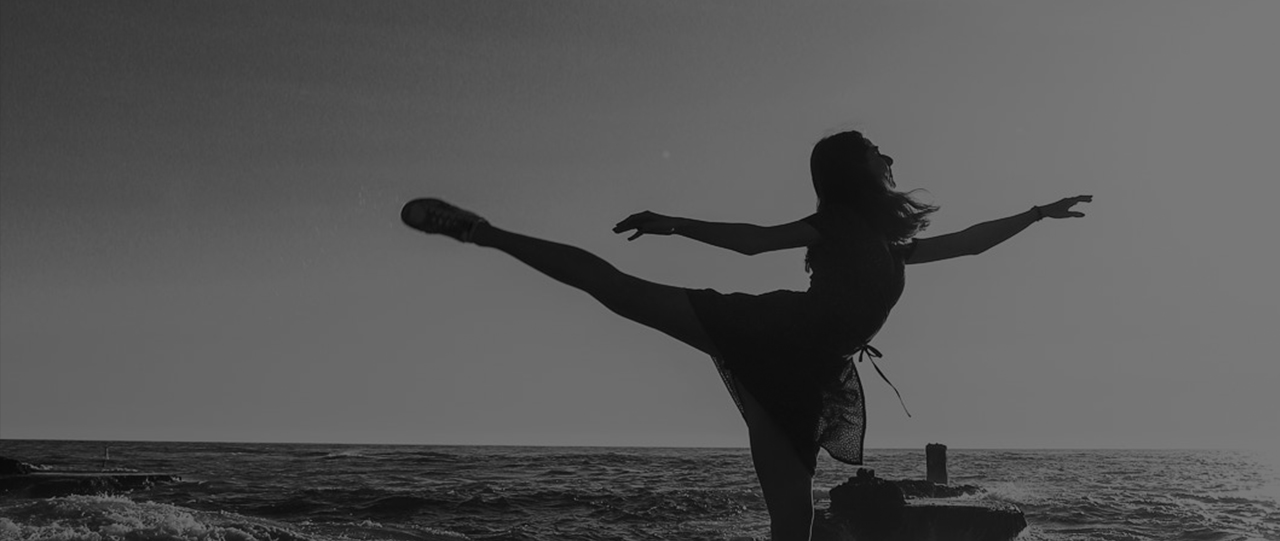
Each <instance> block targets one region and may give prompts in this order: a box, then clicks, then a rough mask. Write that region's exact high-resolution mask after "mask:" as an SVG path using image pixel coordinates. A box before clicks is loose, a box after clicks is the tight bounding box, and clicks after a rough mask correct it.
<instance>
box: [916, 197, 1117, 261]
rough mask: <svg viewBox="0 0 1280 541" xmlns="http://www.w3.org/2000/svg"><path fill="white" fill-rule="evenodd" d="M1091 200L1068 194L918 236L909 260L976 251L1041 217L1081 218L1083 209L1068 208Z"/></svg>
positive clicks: (1002, 240) (979, 251)
mask: <svg viewBox="0 0 1280 541" xmlns="http://www.w3.org/2000/svg"><path fill="white" fill-rule="evenodd" d="M1089 201H1093V196H1092V195H1079V196H1076V197H1068V198H1066V199H1062V200H1060V201H1058V202H1056V203H1052V204H1049V205H1044V206H1040V207H1031V210H1028V211H1026V212H1023V213H1021V214H1015V215H1013V216H1010V217H1008V218H1001V219H999V220H992V221H990V222H983V223H980V224H978V225H975V226H972V227H969V228H968V229H965V230H964V231H960V232H957V233H950V234H946V235H942V236H938V237H931V238H927V239H917V240H916V248H915V250H914V251H913V252H912V253H911V257H910V258H909V259H907V263H908V264H917V263H928V262H930V261H940V260H943V259H951V258H953V257H959V256H962V255H977V254H980V253H982V252H985V251H987V250H988V249H990V248H991V247H992V246H995V245H997V244H1000V243H1002V242H1004V241H1006V240H1009V238H1011V237H1013V236H1014V235H1017V234H1018V233H1019V232H1021V231H1022V230H1023V229H1026V228H1027V226H1029V225H1031V224H1033V223H1035V222H1037V221H1039V220H1040V219H1042V218H1080V217H1083V216H1084V213H1083V212H1077V211H1073V210H1071V207H1072V206H1073V205H1075V204H1076V203H1087V202H1089Z"/></svg>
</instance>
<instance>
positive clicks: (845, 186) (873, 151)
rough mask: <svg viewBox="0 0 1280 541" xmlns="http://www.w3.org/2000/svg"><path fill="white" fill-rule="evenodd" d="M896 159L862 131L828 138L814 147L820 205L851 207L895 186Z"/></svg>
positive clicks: (815, 183)
mask: <svg viewBox="0 0 1280 541" xmlns="http://www.w3.org/2000/svg"><path fill="white" fill-rule="evenodd" d="M892 164H893V159H892V158H889V157H888V156H884V155H882V154H880V149H879V147H877V146H876V145H875V144H873V143H872V142H871V140H869V139H867V138H866V137H864V136H863V135H862V133H860V132H856V131H847V132H842V133H837V134H835V135H832V136H829V137H825V138H823V139H822V140H821V141H818V144H816V145H813V153H812V154H810V155H809V172H810V174H812V175H813V189H814V191H815V192H817V194H818V200H819V202H831V203H836V204H845V205H847V204H850V203H852V202H853V200H854V199H857V198H858V197H859V196H862V197H868V196H871V195H873V194H874V193H876V192H882V191H884V190H886V189H888V188H889V187H892V186H893V185H894V184H893V173H892V171H891V169H890V167H889V166H890V165H892Z"/></svg>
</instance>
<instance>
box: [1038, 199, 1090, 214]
mask: <svg viewBox="0 0 1280 541" xmlns="http://www.w3.org/2000/svg"><path fill="white" fill-rule="evenodd" d="M1091 201H1093V196H1092V195H1077V196H1075V197H1068V198H1066V199H1063V200H1060V201H1058V202H1056V203H1050V204H1048V205H1044V206H1041V207H1040V212H1042V213H1044V215H1045V217H1046V218H1083V217H1084V213H1083V212H1077V211H1073V210H1071V207H1073V206H1075V204H1076V203H1088V202H1091Z"/></svg>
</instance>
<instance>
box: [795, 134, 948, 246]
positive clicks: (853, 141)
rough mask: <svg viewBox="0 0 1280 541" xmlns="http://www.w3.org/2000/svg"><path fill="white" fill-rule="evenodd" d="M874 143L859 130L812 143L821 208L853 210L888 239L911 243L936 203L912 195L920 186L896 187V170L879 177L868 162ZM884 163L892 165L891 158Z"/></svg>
mask: <svg viewBox="0 0 1280 541" xmlns="http://www.w3.org/2000/svg"><path fill="white" fill-rule="evenodd" d="M871 147H872V145H871V142H870V141H868V140H867V138H866V137H863V135H862V134H861V133H859V132H856V131H846V132H842V133H838V134H835V135H832V136H829V137H825V138H823V139H822V140H821V141H818V143H817V144H816V145H814V146H813V153H812V154H810V156H809V171H810V174H812V175H813V187H814V190H815V191H817V193H818V212H824V211H829V212H851V213H852V214H855V215H857V216H859V217H861V218H862V219H863V220H865V221H866V222H867V224H868V225H870V226H871V228H872V229H874V230H875V231H876V232H878V233H880V234H882V235H884V237H885V240H887V241H888V242H889V243H891V244H899V243H904V242H907V241H908V240H910V239H911V238H912V237H914V236H915V235H916V234H917V233H919V232H921V231H923V230H924V229H925V228H926V227H928V226H929V214H932V213H933V212H934V211H937V210H938V207H937V206H936V205H930V204H928V203H921V202H919V201H916V200H915V199H914V198H913V197H911V194H912V193H914V192H915V191H916V190H912V191H911V192H906V193H903V192H899V191H895V190H894V189H893V188H896V187H897V185H896V184H894V182H893V173H892V172H889V171H886V172H885V173H884V174H883V175H880V174H878V173H877V172H876V171H874V170H873V169H872V168H871V167H870V165H869V164H868V163H867V150H868V149H870V148H871ZM885 161H886V162H887V163H889V164H892V163H893V159H892V158H889V157H888V156H885Z"/></svg>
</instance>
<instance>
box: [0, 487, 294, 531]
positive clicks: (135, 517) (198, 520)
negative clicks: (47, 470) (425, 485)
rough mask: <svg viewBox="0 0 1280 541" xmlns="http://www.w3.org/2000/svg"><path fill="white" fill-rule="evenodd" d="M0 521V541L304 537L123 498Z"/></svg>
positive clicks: (15, 512)
mask: <svg viewBox="0 0 1280 541" xmlns="http://www.w3.org/2000/svg"><path fill="white" fill-rule="evenodd" d="M3 511H4V514H5V515H7V516H8V517H11V518H3V519H0V539H3V540H5V541H8V540H15V541H17V540H24V541H25V540H36V539H41V540H45V539H49V540H60V541H61V540H65V541H100V540H105V539H121V538H125V539H131V540H133V539H137V540H147V539H157V540H158V539H178V540H189V541H198V540H220V541H221V540H227V541H256V540H259V539H262V540H266V539H277V540H288V539H292V540H306V539H308V538H307V537H306V536H305V535H302V534H300V533H297V532H293V531H290V530H289V528H288V527H286V526H284V525H280V524H273V523H270V522H269V521H264V520H260V519H252V518H249V517H243V516H239V515H235V514H234V513H204V512H200V511H196V510H193V509H187V508H184V507H178V506H174V505H168V504H162V503H154V502H134V501H133V500H130V499H129V498H127V497H124V496H105V495H100V496H80V495H75V496H66V497H61V498H49V499H45V500H35V501H31V502H26V503H22V504H17V505H8V506H6V507H5V508H4V509H3Z"/></svg>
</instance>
